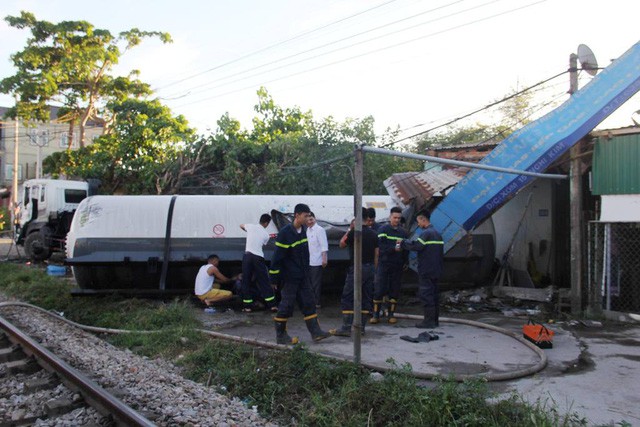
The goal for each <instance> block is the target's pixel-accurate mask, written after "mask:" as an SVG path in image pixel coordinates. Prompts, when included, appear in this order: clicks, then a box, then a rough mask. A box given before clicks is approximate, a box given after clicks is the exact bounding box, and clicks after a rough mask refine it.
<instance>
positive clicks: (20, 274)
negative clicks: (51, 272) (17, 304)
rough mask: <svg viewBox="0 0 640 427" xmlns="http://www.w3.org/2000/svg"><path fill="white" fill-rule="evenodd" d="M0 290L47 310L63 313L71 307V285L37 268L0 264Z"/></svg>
mask: <svg viewBox="0 0 640 427" xmlns="http://www.w3.org/2000/svg"><path fill="white" fill-rule="evenodd" d="M0 290H2V292H4V293H5V294H8V295H11V296H13V297H15V298H17V299H19V300H21V301H24V302H27V303H30V304H34V305H37V306H39V307H42V308H44V309H47V310H57V311H65V310H66V309H68V308H69V307H70V306H71V305H72V298H71V295H70V293H69V291H70V290H71V284H70V283H69V282H67V281H64V280H60V279H59V278H55V277H51V276H48V275H47V274H46V273H45V272H44V271H42V270H41V269H40V268H38V267H33V266H30V267H29V266H21V265H15V264H9V263H0Z"/></svg>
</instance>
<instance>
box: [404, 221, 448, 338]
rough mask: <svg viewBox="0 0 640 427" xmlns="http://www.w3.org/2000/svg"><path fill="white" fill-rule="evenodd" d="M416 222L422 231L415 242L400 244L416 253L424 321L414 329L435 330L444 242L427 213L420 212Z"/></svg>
mask: <svg viewBox="0 0 640 427" xmlns="http://www.w3.org/2000/svg"><path fill="white" fill-rule="evenodd" d="M416 221H417V222H418V227H420V228H421V229H422V232H421V233H420V236H418V239H417V240H415V241H412V242H410V241H408V240H404V241H403V242H402V247H403V248H404V249H407V250H411V251H416V252H417V253H418V298H420V302H421V303H422V306H423V309H424V319H423V320H422V322H420V323H416V327H417V328H423V329H427V328H435V327H436V326H439V323H438V317H439V311H440V310H439V306H438V280H439V279H440V277H441V276H442V268H443V257H444V242H443V240H442V236H441V235H440V233H439V232H438V230H436V229H435V227H434V226H433V225H432V224H431V215H430V213H429V212H427V211H420V212H419V213H418V215H417V216H416Z"/></svg>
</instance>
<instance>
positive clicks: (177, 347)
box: [107, 328, 205, 360]
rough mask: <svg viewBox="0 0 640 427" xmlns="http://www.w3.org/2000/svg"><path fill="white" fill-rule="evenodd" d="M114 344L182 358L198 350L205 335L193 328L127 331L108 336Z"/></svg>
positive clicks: (140, 352)
mask: <svg viewBox="0 0 640 427" xmlns="http://www.w3.org/2000/svg"><path fill="white" fill-rule="evenodd" d="M107 338H108V340H109V342H111V343H112V344H113V345H116V346H119V347H124V348H129V349H132V350H133V351H135V352H136V353H138V354H141V355H143V356H147V357H158V356H160V357H164V358H167V359H170V360H173V359H178V360H179V359H180V358H182V357H183V356H184V354H185V353H190V352H194V351H196V350H197V349H198V348H199V347H200V346H201V343H202V341H203V340H204V339H205V337H204V336H203V335H202V333H200V332H197V331H196V330H195V329H193V328H173V329H163V330H161V331H159V332H157V333H149V334H144V333H138V332H132V333H126V334H116V335H110V336H109V337H107Z"/></svg>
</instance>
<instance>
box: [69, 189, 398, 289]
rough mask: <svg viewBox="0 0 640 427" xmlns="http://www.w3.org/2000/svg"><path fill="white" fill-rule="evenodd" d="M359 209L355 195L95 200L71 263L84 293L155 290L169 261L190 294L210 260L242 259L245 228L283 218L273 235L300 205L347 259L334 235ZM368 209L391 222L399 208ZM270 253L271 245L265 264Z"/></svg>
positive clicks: (89, 202)
mask: <svg viewBox="0 0 640 427" xmlns="http://www.w3.org/2000/svg"><path fill="white" fill-rule="evenodd" d="M172 201H173V203H172ZM353 202H354V199H353V197H352V196H301V195H296V196H277V195H264V196H248V195H234V196H92V197H89V198H87V199H85V200H83V201H82V203H81V204H80V206H79V207H78V210H77V211H76V214H75V216H74V219H73V223H72V224H71V230H70V232H69V233H68V236H67V257H68V263H69V264H71V265H72V266H73V271H74V274H75V277H76V280H77V282H78V285H79V286H80V287H81V288H88V289H108V288H114V289H117V288H122V287H136V288H138V287H140V288H155V287H157V285H158V281H159V276H160V273H161V266H162V264H163V262H164V260H165V258H166V259H167V260H168V262H169V263H170V264H169V270H168V273H167V274H168V277H167V283H168V284H169V285H170V286H179V287H191V286H192V282H193V277H195V273H193V270H194V267H195V268H197V267H198V266H199V265H200V264H202V263H204V262H206V261H204V260H206V257H207V255H208V254H211V253H216V254H218V255H219V256H220V259H221V260H222V261H223V262H239V261H241V260H242V255H243V254H244V245H245V238H246V233H245V232H244V231H242V230H241V229H240V224H248V223H254V224H255V223H258V220H259V218H260V215H261V214H263V213H269V214H272V216H275V215H277V216H278V218H275V217H274V221H272V222H271V224H270V225H269V227H268V228H267V231H268V232H269V233H270V234H272V235H274V236H275V234H277V232H278V228H277V224H278V223H280V225H282V221H284V220H286V218H285V216H286V215H287V214H291V213H292V212H293V210H294V207H295V205H296V204H298V203H306V204H307V205H309V207H310V208H311V210H312V211H313V212H314V213H315V215H316V218H317V220H318V223H319V224H321V225H322V226H323V227H325V228H326V229H328V237H329V243H330V251H331V252H332V253H331V254H330V258H331V259H334V260H340V259H344V260H346V259H348V254H347V253H346V251H345V250H338V249H337V243H338V242H337V240H338V239H339V237H338V236H336V237H337V238H336V239H332V236H333V235H334V234H335V230H336V229H340V232H341V233H343V232H344V230H345V229H346V227H347V226H348V225H349V223H350V221H351V219H352V218H353ZM363 206H365V207H373V208H375V209H376V218H377V219H386V218H387V217H388V215H389V210H390V209H391V207H393V206H395V204H394V203H393V201H392V199H391V198H390V197H389V196H364V197H363ZM331 231H334V233H332V232H331ZM340 235H341V234H340ZM167 237H169V239H167ZM271 252H272V244H271V243H270V245H269V246H267V248H266V250H265V257H266V258H267V259H269V258H270V256H271ZM165 254H166V256H165Z"/></svg>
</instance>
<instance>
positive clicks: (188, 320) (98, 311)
mask: <svg viewBox="0 0 640 427" xmlns="http://www.w3.org/2000/svg"><path fill="white" fill-rule="evenodd" d="M73 286H74V285H73V284H72V283H71V282H70V281H69V280H67V279H64V278H59V277H52V276H48V275H47V274H46V273H45V272H44V271H43V270H42V269H41V268H40V267H36V266H24V265H20V264H11V263H0V291H2V292H3V293H5V294H7V295H10V296H13V297H15V298H17V299H19V300H21V301H24V302H27V303H30V304H33V305H37V306H39V307H42V308H44V309H47V310H55V311H57V312H63V313H64V315H65V317H66V318H68V319H70V320H73V321H75V322H78V323H82V324H86V325H92V326H98V327H104V328H117V329H130V330H157V329H173V328H184V329H189V328H194V327H197V326H198V321H197V320H196V318H195V316H194V314H193V311H192V310H191V307H190V303H189V301H188V299H175V300H173V301H171V302H168V303H167V302H164V301H157V300H148V299H145V300H142V299H137V298H125V297H121V296H99V297H85V296H83V297H72V296H71V289H72V288H73Z"/></svg>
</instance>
